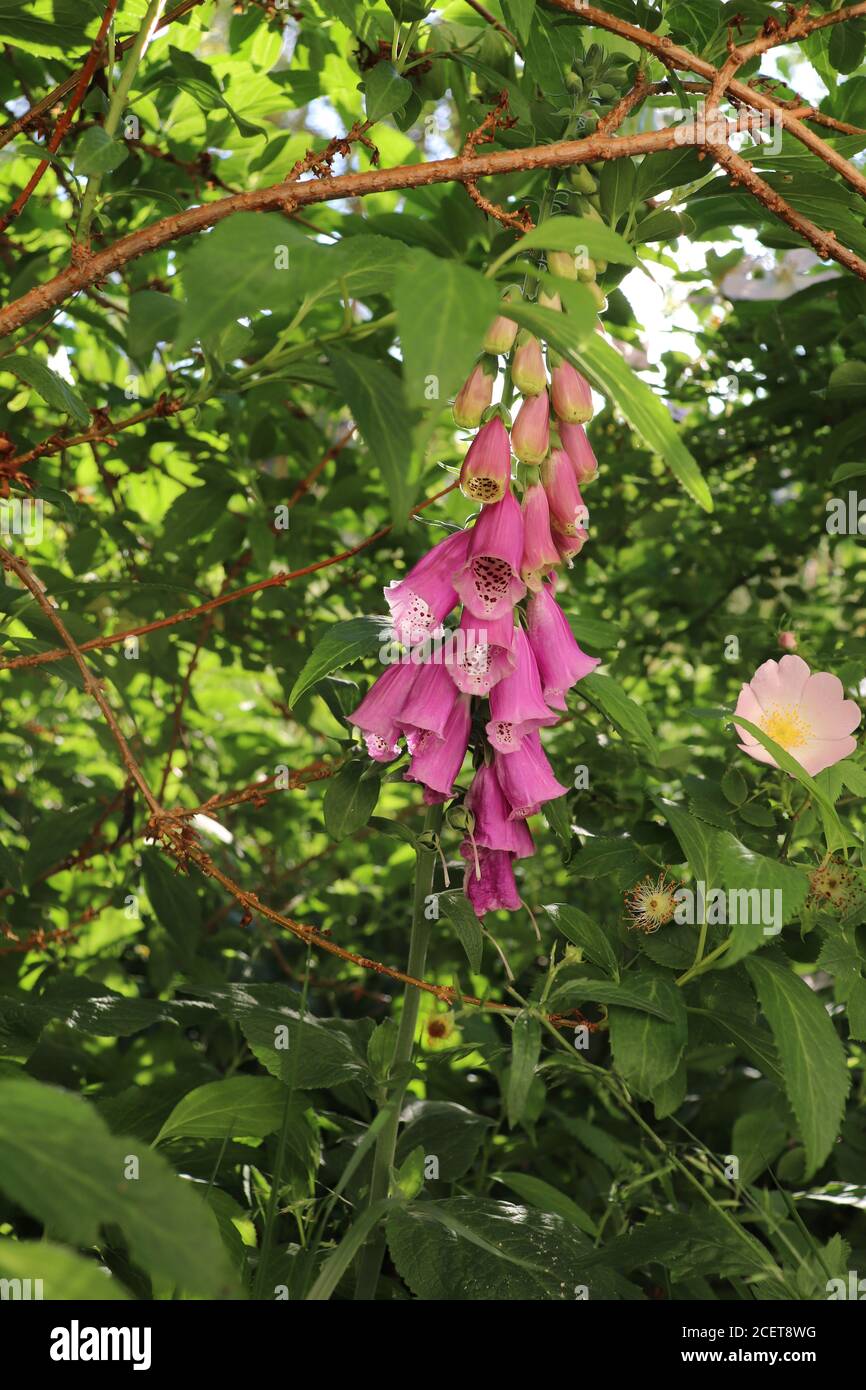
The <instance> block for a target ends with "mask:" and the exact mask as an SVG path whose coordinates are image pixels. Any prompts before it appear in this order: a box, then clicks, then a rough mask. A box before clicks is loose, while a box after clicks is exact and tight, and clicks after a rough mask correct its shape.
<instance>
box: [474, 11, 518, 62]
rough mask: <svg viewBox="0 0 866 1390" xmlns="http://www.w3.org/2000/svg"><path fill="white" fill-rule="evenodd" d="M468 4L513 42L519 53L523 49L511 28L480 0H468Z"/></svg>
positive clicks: (513, 46)
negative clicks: (480, 2) (501, 21)
mask: <svg viewBox="0 0 866 1390" xmlns="http://www.w3.org/2000/svg"><path fill="white" fill-rule="evenodd" d="M466 4H467V5H468V6H469V8H470V10H474V11H475V13H476V14H478V15H480V16H481V18H482V19H483V20H485V22H486V23H487V24H490V25H492V27H493V28H494V29H498V30H499V32H500V34H502V35H503V36H504V37H505V38H506V39H507V40H508V42H509V43H510V44H511V46H512V48H516V49H517V52H518V53H520V52H521V51H522V50H521V47H520V44H519V43H518V42H517V39H516V38H515V37H514V35H513V34H512V32H511V30H510V29H506V27H505V25H504V24H501V23H500V21H499V20H498V19H497V18H496V15H494V14H491V13H490V11H489V10H488V9H486V8H485V7H484V5H481V4H479V0H466Z"/></svg>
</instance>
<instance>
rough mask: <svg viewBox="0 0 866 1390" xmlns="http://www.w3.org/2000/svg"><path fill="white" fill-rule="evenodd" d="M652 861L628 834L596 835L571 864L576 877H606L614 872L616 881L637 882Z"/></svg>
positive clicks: (588, 841) (587, 842) (570, 866)
mask: <svg viewBox="0 0 866 1390" xmlns="http://www.w3.org/2000/svg"><path fill="white" fill-rule="evenodd" d="M650 868H652V865H651V863H650V861H649V860H648V859H646V858H645V857H644V856H643V854H642V853H641V851H640V850H639V849H638V846H637V845H636V844H635V843H634V841H633V840H632V839H631V837H630V836H628V835H621V836H616V837H614V836H613V835H594V836H593V837H592V839H588V840H587V841H586V843H585V844H584V846H583V848H582V850H581V851H580V853H579V854H577V855H575V857H574V859H573V860H572V861H571V863H570V864H569V870H570V872H571V873H572V874H573V875H574V876H575V877H576V878H604V877H605V876H606V875H607V874H615V875H616V876H617V881H618V882H620V883H622V882H626V883H634V882H635V881H636V880H637V879H638V878H640V876H641V874H644V873H646V872H647V871H648V870H649V869H650Z"/></svg>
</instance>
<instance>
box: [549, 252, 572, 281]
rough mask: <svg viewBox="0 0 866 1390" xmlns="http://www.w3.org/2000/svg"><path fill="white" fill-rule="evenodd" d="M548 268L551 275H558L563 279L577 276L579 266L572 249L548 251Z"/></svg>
mask: <svg viewBox="0 0 866 1390" xmlns="http://www.w3.org/2000/svg"><path fill="white" fill-rule="evenodd" d="M547 268H548V270H549V271H550V273H551V275H558V276H559V277H560V279H562V280H574V279H576V278H577V266H576V265H575V262H574V256H573V255H572V254H571V252H570V251H548V253H547Z"/></svg>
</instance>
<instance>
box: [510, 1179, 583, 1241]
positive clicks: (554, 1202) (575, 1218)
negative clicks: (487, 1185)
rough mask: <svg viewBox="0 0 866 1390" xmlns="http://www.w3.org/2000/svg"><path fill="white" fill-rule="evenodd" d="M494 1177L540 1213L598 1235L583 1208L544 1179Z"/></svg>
mask: <svg viewBox="0 0 866 1390" xmlns="http://www.w3.org/2000/svg"><path fill="white" fill-rule="evenodd" d="M492 1177H493V1180H494V1182H501V1183H504V1184H505V1186H506V1187H510V1188H511V1190H512V1192H516V1193H517V1195H518V1197H519V1198H520V1199H521V1201H524V1202H528V1203H529V1205H530V1206H533V1207H537V1208H538V1210H539V1211H549V1212H551V1213H552V1214H553V1215H554V1216H561V1217H562V1219H563V1221H567V1222H568V1223H569V1224H570V1225H572V1226H576V1227H577V1229H578V1230H579V1231H583V1232H584V1234H585V1235H588V1236H592V1237H593V1239H594V1238H595V1236H596V1235H597V1234H598V1227H597V1226H596V1224H595V1222H594V1221H593V1219H592V1217H591V1216H589V1215H588V1214H587V1213H586V1212H585V1211H584V1210H583V1207H579V1206H578V1205H577V1203H576V1202H573V1201H572V1200H571V1198H570V1197H566V1195H565V1193H564V1192H560V1191H558V1189H557V1188H555V1187H552V1186H551V1184H550V1183H549V1182H544V1180H543V1179H542V1178H536V1177H533V1175H532V1174H531V1173H493V1174H492Z"/></svg>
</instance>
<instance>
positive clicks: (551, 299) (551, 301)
mask: <svg viewBox="0 0 866 1390" xmlns="http://www.w3.org/2000/svg"><path fill="white" fill-rule="evenodd" d="M538 305H539V308H541V309H553V311H554V313H557V314H561V313H562V300H561V299H560V297H559V295H558V294H557V293H556V292H555V291H554V293H553V294H547V293H546V291H545V290H541V292H540V293H539V296H538Z"/></svg>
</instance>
